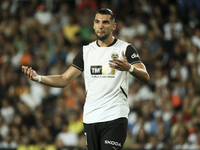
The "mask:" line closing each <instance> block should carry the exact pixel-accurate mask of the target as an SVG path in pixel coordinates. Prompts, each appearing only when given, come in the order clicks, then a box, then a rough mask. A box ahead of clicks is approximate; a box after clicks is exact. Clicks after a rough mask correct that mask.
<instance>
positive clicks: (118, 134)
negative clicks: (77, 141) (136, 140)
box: [84, 118, 128, 150]
mask: <svg viewBox="0 0 200 150" xmlns="http://www.w3.org/2000/svg"><path fill="white" fill-rule="evenodd" d="M127 125H128V119H127V118H119V119H116V120H112V121H108V122H100V123H93V124H85V123H84V130H85V137H86V146H87V150H122V146H123V144H124V142H125V140H126V134H127Z"/></svg>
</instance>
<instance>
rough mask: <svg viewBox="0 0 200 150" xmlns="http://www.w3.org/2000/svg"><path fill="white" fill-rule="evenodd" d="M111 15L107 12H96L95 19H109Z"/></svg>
mask: <svg viewBox="0 0 200 150" xmlns="http://www.w3.org/2000/svg"><path fill="white" fill-rule="evenodd" d="M110 19H111V16H110V15H108V14H96V15H95V20H110Z"/></svg>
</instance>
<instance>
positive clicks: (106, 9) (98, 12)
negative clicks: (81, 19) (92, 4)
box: [96, 8, 115, 22]
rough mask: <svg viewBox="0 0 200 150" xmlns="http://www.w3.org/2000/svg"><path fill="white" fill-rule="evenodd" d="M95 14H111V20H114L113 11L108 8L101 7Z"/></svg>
mask: <svg viewBox="0 0 200 150" xmlns="http://www.w3.org/2000/svg"><path fill="white" fill-rule="evenodd" d="M96 14H104V15H110V16H111V20H113V22H115V15H114V13H113V12H112V10H110V9H108V8H102V9H100V10H98V11H97V13H96Z"/></svg>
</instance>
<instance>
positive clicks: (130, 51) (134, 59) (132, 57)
mask: <svg viewBox="0 0 200 150" xmlns="http://www.w3.org/2000/svg"><path fill="white" fill-rule="evenodd" d="M125 56H126V58H127V60H128V62H129V63H130V64H135V63H138V62H141V60H140V56H139V54H138V52H137V50H136V49H135V47H134V46H133V45H128V46H127V48H126V53H125Z"/></svg>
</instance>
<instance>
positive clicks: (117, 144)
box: [105, 140, 121, 147]
mask: <svg viewBox="0 0 200 150" xmlns="http://www.w3.org/2000/svg"><path fill="white" fill-rule="evenodd" d="M105 144H110V145H114V146H120V147H121V143H119V142H115V141H109V140H105Z"/></svg>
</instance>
